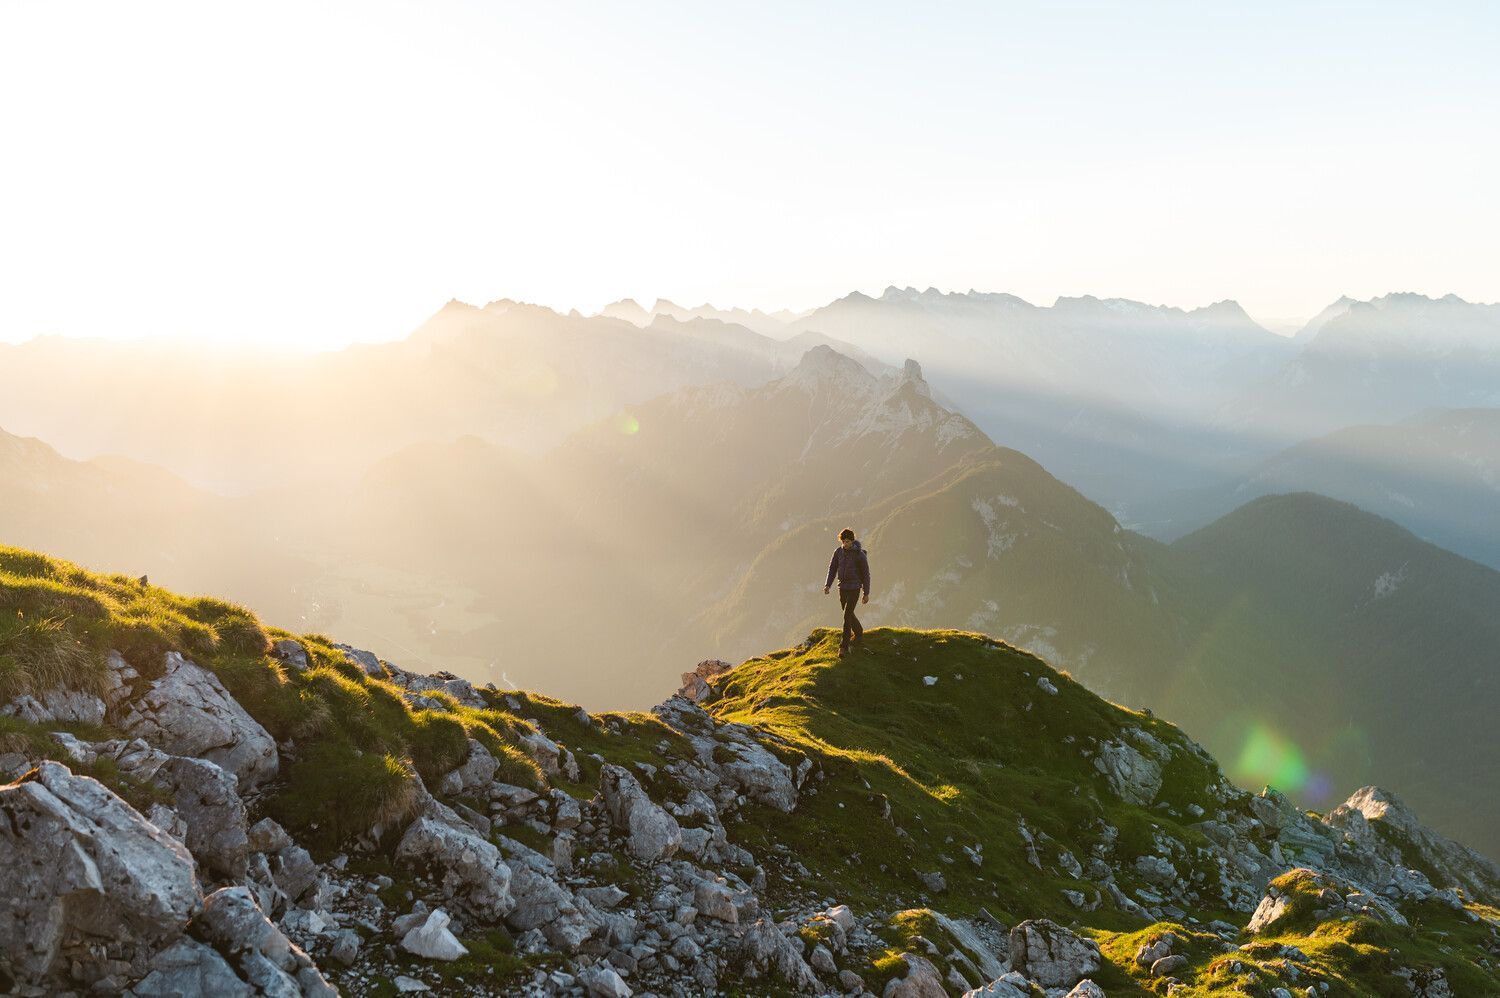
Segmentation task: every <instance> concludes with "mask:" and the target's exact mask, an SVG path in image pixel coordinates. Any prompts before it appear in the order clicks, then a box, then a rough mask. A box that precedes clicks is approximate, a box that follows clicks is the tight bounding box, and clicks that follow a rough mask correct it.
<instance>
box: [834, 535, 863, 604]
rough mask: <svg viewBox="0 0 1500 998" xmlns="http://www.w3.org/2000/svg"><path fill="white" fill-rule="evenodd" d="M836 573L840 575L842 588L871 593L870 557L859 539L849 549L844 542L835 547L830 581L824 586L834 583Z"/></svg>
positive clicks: (840, 586)
mask: <svg viewBox="0 0 1500 998" xmlns="http://www.w3.org/2000/svg"><path fill="white" fill-rule="evenodd" d="M835 575H837V576H838V577H839V588H840V589H863V590H864V591H865V595H866V596H868V595H870V557H869V555H867V554H865V549H864V548H863V547H861V546H860V543H859V541H855V542H854V543H853V544H851V545H850V546H849V549H848V550H847V551H846V550H845V549H844V545H842V544H840V545H839V546H838V547H836V548H834V549H833V560H832V561H830V562H829V563H828V581H827V582H825V583H823V588H825V589H826V588H828V587H829V586H831V585H833V577H834V576H835Z"/></svg>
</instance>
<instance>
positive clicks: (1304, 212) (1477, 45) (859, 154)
mask: <svg viewBox="0 0 1500 998" xmlns="http://www.w3.org/2000/svg"><path fill="white" fill-rule="evenodd" d="M438 7H440V8H441V16H435V15H436V14H438V10H437V8H438ZM541 11H542V8H538V7H535V6H533V5H522V4H500V3H496V4H482V3H469V4H465V3H443V4H438V5H433V4H393V3H379V4H319V5H305V4H285V3H271V4H258V5H244V6H230V5H223V4H187V3H184V4H164V3H151V4H143V5H122V4H108V3H83V4H67V5H62V4H40V3H17V2H9V3H6V4H4V5H3V6H0V86H3V88H4V92H5V93H6V94H7V95H8V99H7V100H6V101H5V102H4V103H3V104H0V128H3V131H4V134H5V136H6V140H7V146H8V153H7V155H6V156H5V157H4V158H3V160H0V182H3V187H4V190H5V204H4V209H3V217H4V223H3V230H4V234H3V236H0V272H3V273H4V274H5V284H6V293H5V295H4V296H3V297H0V340H4V341H12V342H15V341H20V340H24V339H27V338H30V337H32V336H35V335H39V334H44V333H62V334H66V335H70V336H85V335H88V336H137V335H144V334H162V335H172V336H182V335H190V336H193V337H202V338H205V339H212V340H223V341H233V340H252V341H255V342H258V343H266V344H282V345H288V346H299V347H313V348H327V347H334V346H338V345H341V344H343V343H346V342H349V341H353V340H388V339H393V338H396V337H398V336H402V335H405V334H406V333H407V332H408V331H409V330H411V329H412V328H414V327H415V326H416V325H418V324H419V323H420V322H421V320H422V319H423V318H425V317H426V316H427V315H429V314H431V313H432V312H433V311H434V310H435V309H436V308H437V307H438V306H440V305H441V303H442V302H444V301H446V300H448V299H449V298H453V297H457V298H460V299H463V300H466V301H472V302H476V303H480V304H482V303H483V302H485V301H489V300H492V299H494V298H499V297H511V298H516V299H521V300H529V301H536V302H539V303H543V304H547V305H551V306H553V307H557V308H560V309H562V310H564V311H566V310H567V309H569V308H573V307H577V308H579V309H581V310H584V311H594V310H596V309H598V308H599V307H601V306H603V305H604V304H606V303H607V302H610V301H613V300H615V299H618V298H622V297H627V296H633V297H636V298H638V299H640V300H642V302H643V303H644V304H646V305H648V306H649V304H650V302H651V301H653V300H654V299H655V298H656V297H658V296H661V297H666V298H670V299H672V300H674V301H677V302H679V303H681V304H684V305H696V304H699V303H701V302H704V301H709V302H713V303H715V304H718V305H723V306H731V305H743V306H746V307H760V308H765V309H776V308H782V307H792V308H806V307H812V306H815V305H819V304H823V303H826V302H827V301H829V300H831V299H833V298H836V297H839V296H842V295H844V294H847V293H848V292H849V291H850V290H853V289H856V288H858V289H862V290H864V291H866V292H868V293H879V291H880V289H882V288H883V287H885V286H886V285H887V284H896V285H900V286H905V285H915V286H917V287H927V286H929V285H932V286H936V287H938V288H940V289H943V290H959V291H962V290H967V289H968V288H970V287H973V288H977V289H979V290H992V291H1007V292H1011V293H1014V294H1017V295H1020V296H1022V297H1024V298H1027V299H1028V300H1030V301H1033V302H1035V303H1038V304H1051V302H1052V301H1053V299H1055V298H1056V297H1057V296H1058V295H1081V294H1093V295H1097V296H1100V297H1111V296H1119V297H1130V298H1135V299H1138V300H1142V301H1146V302H1150V303H1153V304H1170V305H1177V306H1181V307H1185V308H1187V307H1194V306H1200V305H1205V304H1208V303H1210V302H1213V301H1218V300H1221V299H1224V298H1234V299H1237V300H1238V301H1240V302H1241V304H1243V305H1244V306H1245V307H1246V308H1247V309H1248V310H1249V311H1250V313H1251V314H1252V315H1254V316H1256V317H1257V318H1264V320H1265V321H1266V322H1267V323H1268V324H1270V325H1273V326H1277V327H1280V328H1284V327H1286V326H1288V325H1290V324H1292V323H1293V322H1295V321H1296V319H1297V318H1301V319H1305V318H1306V317H1309V316H1311V315H1312V314H1313V313H1315V312H1316V311H1317V310H1319V309H1320V308H1322V307H1323V306H1325V305H1326V304H1328V303H1329V302H1330V301H1332V300H1333V299H1334V298H1336V297H1337V296H1339V295H1340V294H1348V295H1351V296H1353V297H1356V298H1368V297H1373V296H1376V295H1379V294H1384V293H1387V292H1390V291H1407V290H1410V291H1419V292H1422V293H1425V294H1429V295H1433V296H1439V295H1442V294H1446V293H1449V292H1453V293H1457V294H1459V295H1461V296H1463V297H1465V298H1467V299H1469V300H1471V301H1492V300H1495V299H1500V266H1497V263H1500V258H1497V252H1496V249H1495V243H1494V239H1493V233H1494V232H1495V229H1496V224H1497V222H1500V195H1497V193H1496V186H1495V184H1494V183H1493V180H1492V178H1493V177H1494V176H1495V175H1496V174H1497V173H1500V129H1497V128H1496V127H1495V125H1496V122H1495V120H1494V119H1495V110H1494V109H1495V108H1496V107H1497V106H1500V102H1497V100H1496V98H1497V96H1500V88H1497V82H1500V69H1497V63H1496V61H1495V60H1494V59H1493V58H1491V56H1492V55H1493V52H1494V48H1495V42H1496V38H1497V36H1496V27H1497V25H1496V15H1495V14H1494V11H1493V9H1492V8H1489V7H1487V6H1485V5H1477V4H1476V5H1461V4H1449V5H1440V6H1438V7H1436V8H1431V7H1429V8H1424V9H1422V10H1421V11H1417V10H1416V9H1414V8H1409V7H1405V6H1402V5H1394V4H1375V5H1370V4H1359V5H1354V4H1349V5H1345V4H1322V5H1316V6H1315V7H1311V8H1309V7H1307V6H1305V5H1294V4H1262V5H1257V6H1256V7H1255V8H1253V9H1249V8H1241V9H1237V10H1235V9H1230V8H1228V7H1217V8H1213V9H1209V8H1206V7H1205V6H1204V5H1201V4H1186V3H1182V4H1176V3H1173V4H1154V5H1150V6H1149V7H1143V6H1140V5H1118V4H1102V3H1101V4H1082V3H1068V4H1049V5H1042V4H1001V5H994V4H955V5H950V6H947V7H945V8H944V9H943V14H942V16H941V17H926V16H922V17H920V18H919V17H917V16H916V15H915V14H914V13H913V12H911V11H909V10H905V9H903V8H902V7H901V6H898V5H854V4H819V5H816V6H814V7H807V6H804V5H792V4H775V5H759V6H757V7H755V8H754V9H751V8H740V9H736V10H729V9H722V8H719V9H715V10H713V11H712V12H711V13H705V8H702V7H700V6H698V5H691V4H648V5H646V6H644V7H631V8H628V9H627V8H622V7H614V6H609V5H593V6H590V5H576V4H570V5H559V4H548V5H545V15H543V14H542V13H541ZM1294 317H1295V318H1294Z"/></svg>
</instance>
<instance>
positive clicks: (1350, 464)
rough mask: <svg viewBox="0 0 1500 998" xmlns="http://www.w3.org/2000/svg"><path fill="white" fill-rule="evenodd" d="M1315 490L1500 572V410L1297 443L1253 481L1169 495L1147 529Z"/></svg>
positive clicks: (1357, 429)
mask: <svg viewBox="0 0 1500 998" xmlns="http://www.w3.org/2000/svg"><path fill="white" fill-rule="evenodd" d="M1282 492H1316V493H1319V494H1321V495H1326V496H1332V497H1334V498H1337V499H1343V500H1345V501H1348V502H1352V503H1354V504H1355V505H1357V506H1359V507H1360V508H1361V509H1366V510H1369V511H1371V512H1373V513H1379V514H1380V515H1381V516H1384V517H1388V518H1390V519H1392V520H1395V521H1396V522H1397V523H1400V524H1401V525H1402V526H1405V527H1406V528H1408V529H1409V530H1411V531H1412V532H1413V533H1415V534H1417V535H1418V536H1420V537H1422V538H1424V539H1426V540H1430V541H1432V542H1433V543H1434V544H1437V545H1439V546H1441V547H1445V548H1448V549H1450V550H1452V551H1456V552H1458V553H1459V554H1462V555H1464V556H1465V557H1468V558H1473V559H1474V560H1475V561H1479V562H1483V563H1484V564H1486V565H1488V566H1490V567H1491V568H1496V569H1500V516H1497V515H1496V510H1497V509H1500V409H1442V410H1435V411H1430V412H1426V413H1423V414H1422V415H1420V416H1415V417H1412V418H1410V419H1406V420H1403V421H1401V422H1399V423H1395V424H1393V425H1381V426H1353V427H1349V428H1348V429H1343V430H1339V431H1337V432H1334V433H1330V434H1329V435H1327V436H1325V437H1320V438H1318V439H1315V440H1309V441H1307V442H1305V443H1301V444H1297V445H1296V446H1294V447H1291V448H1289V449H1287V450H1285V451H1283V452H1282V453H1280V454H1278V455H1276V456H1275V457H1273V458H1271V459H1270V460H1268V461H1265V462H1263V463H1261V464H1260V465H1259V466H1257V467H1256V468H1255V469H1254V470H1252V471H1251V472H1250V473H1249V474H1248V475H1245V476H1244V477H1242V478H1240V479H1238V480H1235V481H1231V482H1228V483H1226V484H1224V485H1220V486H1216V487H1214V488H1211V489H1203V490H1198V491H1192V492H1185V493H1179V494H1177V495H1173V496H1166V497H1163V498H1162V499H1161V500H1160V501H1159V502H1157V503H1156V504H1154V506H1153V507H1152V508H1151V510H1150V515H1151V516H1152V519H1151V520H1150V521H1148V522H1146V523H1143V524H1141V525H1140V529H1143V530H1145V531H1146V532H1148V533H1150V534H1152V535H1153V536H1157V537H1163V538H1167V539H1171V538H1175V537H1178V536H1181V535H1182V534H1185V533H1188V532H1189V531H1191V530H1195V529H1197V528H1198V527H1200V526H1203V525H1205V524H1207V523H1209V522H1211V521H1212V520H1215V519H1217V518H1218V517H1220V516H1222V515H1223V514H1225V513H1227V512H1229V511H1230V510H1232V509H1234V508H1235V507H1237V506H1239V505H1242V504H1243V503H1245V502H1247V501H1249V500H1250V499H1254V498H1256V497H1257V496H1262V495H1272V494H1277V493H1282Z"/></svg>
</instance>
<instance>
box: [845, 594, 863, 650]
mask: <svg viewBox="0 0 1500 998" xmlns="http://www.w3.org/2000/svg"><path fill="white" fill-rule="evenodd" d="M858 605H859V590H858V589H840V590H839V606H841V607H843V608H844V640H842V641H840V642H839V650H841V651H847V650H848V649H849V641H850V640H851V637H850V636H851V635H852V636H853V638H852V639H853V640H855V641H858V640H859V639H860V638H861V637H863V636H864V633H865V629H864V627H862V626H861V625H860V622H859V618H858V617H856V616H855V615H854V608H855V607H856V606H858Z"/></svg>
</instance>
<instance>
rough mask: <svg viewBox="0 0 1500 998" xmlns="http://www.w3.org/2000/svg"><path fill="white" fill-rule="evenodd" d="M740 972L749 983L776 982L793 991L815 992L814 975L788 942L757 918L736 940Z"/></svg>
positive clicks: (794, 947) (816, 983) (816, 979)
mask: <svg viewBox="0 0 1500 998" xmlns="http://www.w3.org/2000/svg"><path fill="white" fill-rule="evenodd" d="M739 961H740V973H741V974H742V975H743V976H744V977H746V978H748V979H750V980H760V979H776V980H780V981H783V982H785V983H786V984H788V985H789V986H791V988H792V990H794V991H815V990H817V989H818V975H817V974H815V973H813V969H812V968H811V967H809V966H808V965H807V961H806V960H804V959H803V958H802V954H801V952H800V951H799V950H798V948H797V947H796V946H795V945H793V944H792V941H791V940H790V939H788V938H787V937H786V936H784V935H782V933H781V930H780V929H778V928H777V927H776V924H775V923H774V922H772V921H770V920H769V919H765V918H762V919H759V920H758V921H756V922H755V923H753V924H752V925H751V926H750V927H749V928H748V929H746V930H745V934H744V935H743V936H741V937H740V946H739Z"/></svg>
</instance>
